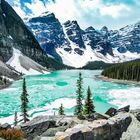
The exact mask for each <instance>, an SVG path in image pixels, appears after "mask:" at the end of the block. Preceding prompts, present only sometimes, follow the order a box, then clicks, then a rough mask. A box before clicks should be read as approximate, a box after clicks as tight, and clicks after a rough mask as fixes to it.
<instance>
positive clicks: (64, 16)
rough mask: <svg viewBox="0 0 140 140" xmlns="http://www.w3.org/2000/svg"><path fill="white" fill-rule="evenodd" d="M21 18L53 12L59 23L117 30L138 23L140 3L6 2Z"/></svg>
mask: <svg viewBox="0 0 140 140" xmlns="http://www.w3.org/2000/svg"><path fill="white" fill-rule="evenodd" d="M7 1H8V2H10V4H11V5H12V6H13V7H14V9H15V10H16V11H17V13H18V14H19V15H20V16H21V17H25V16H29V15H30V16H38V15H40V14H41V13H42V12H45V11H50V12H53V13H55V15H56V17H57V18H58V19H59V20H60V21H61V22H65V21H67V20H77V21H78V23H79V24H80V26H81V27H82V28H86V27H88V26H93V27H94V28H97V29H100V28H101V27H102V26H107V27H109V29H119V28H121V27H123V26H125V25H128V24H132V23H135V22H137V21H139V20H140V14H139V11H140V0H14V1H13V0H7Z"/></svg>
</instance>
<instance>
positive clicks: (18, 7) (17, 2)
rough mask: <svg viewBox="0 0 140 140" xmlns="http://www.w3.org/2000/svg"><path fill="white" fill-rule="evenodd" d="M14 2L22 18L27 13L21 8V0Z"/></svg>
mask: <svg viewBox="0 0 140 140" xmlns="http://www.w3.org/2000/svg"><path fill="white" fill-rule="evenodd" d="M13 4H14V7H13V8H14V10H15V11H16V12H17V14H18V15H19V16H20V17H22V18H24V17H26V13H25V12H24V11H23V10H22V9H21V4H20V0H15V1H14V2H13Z"/></svg>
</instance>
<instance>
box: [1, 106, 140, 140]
mask: <svg viewBox="0 0 140 140" xmlns="http://www.w3.org/2000/svg"><path fill="white" fill-rule="evenodd" d="M114 111H115V113H114ZM106 114H108V115H101V114H98V113H95V115H94V120H79V119H78V118H77V117H76V116H38V117H36V118H34V119H33V120H31V121H29V122H27V123H26V124H21V125H20V126H17V127H16V128H18V129H19V128H20V129H21V130H22V131H23V132H24V135H25V138H26V140H139V137H140V133H139V131H140V110H133V111H129V106H126V107H124V108H121V109H119V110H115V109H113V108H111V109H109V111H107V112H106ZM9 127H10V126H9V125H8V124H5V125H0V130H1V129H7V128H9Z"/></svg>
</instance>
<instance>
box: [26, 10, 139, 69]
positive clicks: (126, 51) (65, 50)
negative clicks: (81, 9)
mask: <svg viewBox="0 0 140 140" xmlns="http://www.w3.org/2000/svg"><path fill="white" fill-rule="evenodd" d="M26 24H27V26H28V28H29V29H30V30H31V31H32V32H33V34H34V35H35V37H36V39H37V40H38V41H39V43H40V45H41V47H42V49H43V50H44V51H45V52H47V54H48V55H49V56H51V57H53V58H55V59H56V60H59V61H62V62H63V63H64V64H66V65H69V66H73V67H82V66H84V65H86V64H87V63H88V62H90V61H104V62H107V63H117V62H123V61H128V60H132V59H137V58H140V42H139V40H140V39H139V38H140V25H139V23H137V24H135V25H130V26H126V27H124V28H122V29H120V30H115V31H112V30H111V31H110V30H109V29H108V28H107V27H105V26H104V27H103V28H102V29H101V30H95V29H94V28H93V27H92V26H91V27H88V28H87V29H85V30H82V29H81V28H80V25H79V24H78V23H77V21H67V22H65V23H63V24H61V23H60V22H59V19H57V18H56V17H55V15H54V14H53V13H50V12H45V13H43V14H42V15H40V16H38V17H34V18H31V19H29V20H28V22H27V23H26Z"/></svg>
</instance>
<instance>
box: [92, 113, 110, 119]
mask: <svg viewBox="0 0 140 140" xmlns="http://www.w3.org/2000/svg"><path fill="white" fill-rule="evenodd" d="M99 119H109V116H108V115H106V114H104V115H103V114H100V113H97V112H96V113H94V120H99Z"/></svg>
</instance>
